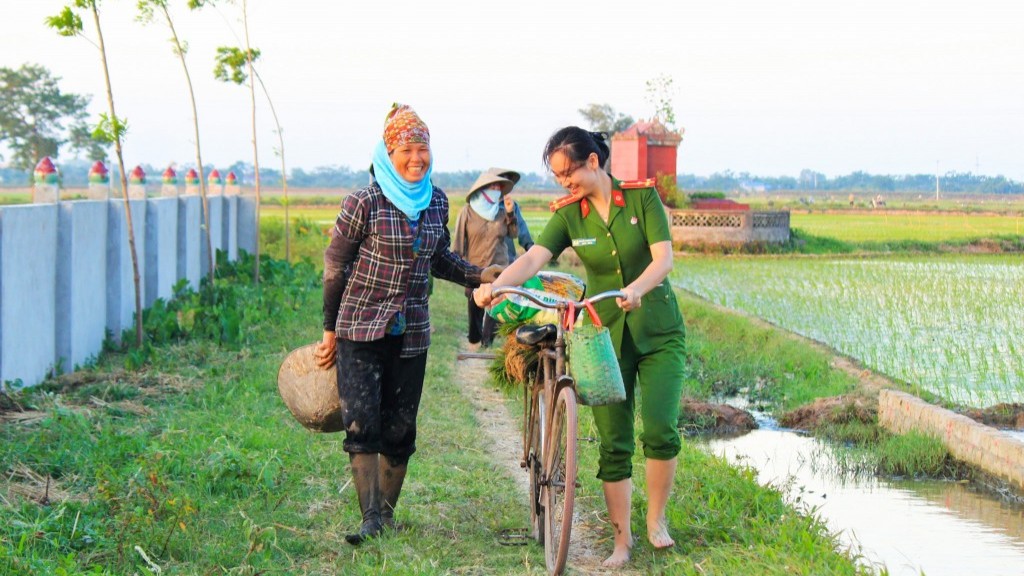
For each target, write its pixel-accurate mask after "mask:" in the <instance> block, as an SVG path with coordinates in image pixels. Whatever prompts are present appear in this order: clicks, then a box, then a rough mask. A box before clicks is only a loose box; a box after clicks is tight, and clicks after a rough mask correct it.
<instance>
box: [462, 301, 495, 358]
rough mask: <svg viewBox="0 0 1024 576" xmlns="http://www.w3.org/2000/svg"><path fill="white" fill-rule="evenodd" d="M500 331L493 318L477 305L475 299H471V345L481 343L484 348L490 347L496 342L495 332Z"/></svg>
mask: <svg viewBox="0 0 1024 576" xmlns="http://www.w3.org/2000/svg"><path fill="white" fill-rule="evenodd" d="M497 329H498V323H497V322H496V321H495V320H494V318H491V317H490V316H489V315H488V314H487V311H485V310H484V309H483V308H481V307H479V306H477V305H476V302H475V301H473V297H472V296H470V297H469V338H468V340H469V343H470V344H476V343H477V342H480V343H481V344H482V345H484V346H490V345H491V343H492V342H494V332H495V331H496V330H497Z"/></svg>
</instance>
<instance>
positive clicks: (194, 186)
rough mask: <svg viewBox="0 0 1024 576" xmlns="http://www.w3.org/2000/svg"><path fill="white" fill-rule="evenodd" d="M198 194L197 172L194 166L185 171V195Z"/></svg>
mask: <svg viewBox="0 0 1024 576" xmlns="http://www.w3.org/2000/svg"><path fill="white" fill-rule="evenodd" d="M198 194H199V172H196V169H195V168H189V169H188V172H186V173H185V196H197V195H198Z"/></svg>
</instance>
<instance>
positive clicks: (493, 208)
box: [469, 190, 501, 220]
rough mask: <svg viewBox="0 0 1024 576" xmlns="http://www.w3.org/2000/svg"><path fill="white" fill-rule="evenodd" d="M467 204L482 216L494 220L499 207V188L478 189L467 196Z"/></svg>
mask: <svg viewBox="0 0 1024 576" xmlns="http://www.w3.org/2000/svg"><path fill="white" fill-rule="evenodd" d="M469 206H470V208H472V209H473V211H474V212H476V213H477V214H479V215H480V216H482V217H483V218H486V219H487V220H494V219H495V218H497V217H498V211H499V210H500V209H501V190H478V191H476V192H474V193H473V195H472V196H470V197H469Z"/></svg>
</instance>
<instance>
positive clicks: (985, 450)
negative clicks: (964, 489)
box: [878, 390, 1024, 490]
mask: <svg viewBox="0 0 1024 576" xmlns="http://www.w3.org/2000/svg"><path fill="white" fill-rule="evenodd" d="M878 422H879V424H881V425H882V426H883V427H884V428H886V429H888V430H891V431H893V432H896V433H900V434H902V433H905V432H908V431H910V430H917V431H918V432H923V433H925V434H931V435H933V436H937V437H938V438H941V439H942V441H943V443H945V445H946V448H947V449H949V452H950V453H951V454H952V455H953V456H955V457H956V458H958V459H960V460H963V461H965V462H967V463H969V464H972V465H974V466H977V467H979V468H981V469H982V470H984V471H986V472H988V473H989V474H992V475H994V476H997V477H999V478H1003V479H1005V480H1007V481H1008V482H1010V483H1011V484H1013V485H1014V486H1016V487H1017V488H1018V489H1020V490H1024V442H1021V441H1020V440H1017V439H1016V438H1014V437H1012V436H1010V435H1008V434H1004V433H1003V432H1000V431H999V430H997V429H995V428H992V427H990V426H986V425H984V424H980V423H978V422H975V421H974V420H971V419H970V418H968V417H966V416H963V415H960V414H957V413H955V412H951V411H949V410H946V409H945V408H940V407H938V406H935V405H933V404H929V403H927V402H925V401H924V400H921V399H920V398H918V397H916V396H911V395H910V394H906V393H904V392H897V391H894V390H882V391H881V392H880V393H879V396H878Z"/></svg>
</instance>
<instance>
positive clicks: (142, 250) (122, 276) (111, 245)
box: [107, 199, 146, 342]
mask: <svg viewBox="0 0 1024 576" xmlns="http://www.w3.org/2000/svg"><path fill="white" fill-rule="evenodd" d="M129 205H130V210H131V215H132V231H133V234H132V235H133V236H134V238H135V254H136V256H137V257H138V266H139V289H140V290H141V291H142V296H143V298H144V297H145V294H146V268H145V266H146V201H145V200H130V201H129ZM107 207H108V211H107V214H108V216H107V218H108V220H107V278H108V279H109V280H108V283H107V329H108V330H110V331H111V333H113V335H114V340H116V341H118V342H120V341H121V332H122V331H123V330H126V329H128V328H131V327H133V326H134V325H135V324H134V320H133V318H134V315H135V270H134V268H133V267H132V253H131V247H130V243H129V239H128V219H127V217H126V214H125V209H124V200H123V199H116V200H110V201H109V204H108V205H107Z"/></svg>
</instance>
